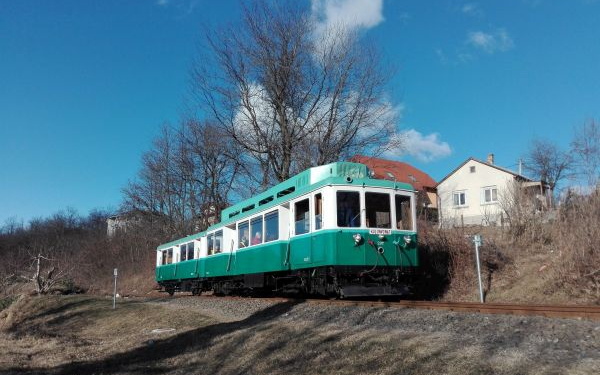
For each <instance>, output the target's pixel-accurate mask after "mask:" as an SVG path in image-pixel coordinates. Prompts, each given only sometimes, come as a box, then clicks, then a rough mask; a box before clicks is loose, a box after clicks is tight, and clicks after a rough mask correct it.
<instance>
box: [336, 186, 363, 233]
mask: <svg viewBox="0 0 600 375" xmlns="http://www.w3.org/2000/svg"><path fill="white" fill-rule="evenodd" d="M337 224H338V227H342V228H357V227H360V194H359V193H358V192H357V191H338V192H337Z"/></svg>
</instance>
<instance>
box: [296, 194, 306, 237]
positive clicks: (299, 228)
mask: <svg viewBox="0 0 600 375" xmlns="http://www.w3.org/2000/svg"><path fill="white" fill-rule="evenodd" d="M294 207H295V212H296V214H295V217H294V222H295V223H296V226H295V228H296V234H304V233H308V232H310V206H309V204H308V199H304V200H301V201H300V202H296V204H295V205H294Z"/></svg>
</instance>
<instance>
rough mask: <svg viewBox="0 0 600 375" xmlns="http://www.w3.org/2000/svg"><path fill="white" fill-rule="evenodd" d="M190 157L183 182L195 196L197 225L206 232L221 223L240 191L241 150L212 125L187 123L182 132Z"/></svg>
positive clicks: (191, 204) (192, 197)
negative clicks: (210, 226)
mask: <svg viewBox="0 0 600 375" xmlns="http://www.w3.org/2000/svg"><path fill="white" fill-rule="evenodd" d="M180 138H181V139H182V141H183V143H182V144H183V147H184V151H182V152H181V154H182V155H186V159H185V160H184V163H183V166H184V168H182V170H185V171H186V172H185V173H184V174H183V175H182V178H183V179H184V180H185V181H186V182H187V183H188V184H189V189H190V192H191V195H190V197H189V198H190V199H189V207H190V210H191V211H192V212H193V214H194V216H193V217H194V218H197V220H196V225H197V226H198V227H199V228H202V229H204V228H206V227H208V226H209V225H210V224H213V223H214V222H215V220H216V219H217V220H216V221H218V218H219V217H220V214H221V211H222V210H223V209H224V208H226V207H227V206H228V205H229V197H230V194H231V193H232V192H233V191H234V189H235V188H237V187H238V186H237V182H238V181H237V176H238V172H239V171H240V170H241V169H243V168H244V165H243V163H242V161H241V158H240V154H241V150H240V149H239V148H238V147H237V145H236V144H235V142H233V141H232V140H231V139H230V137H229V136H228V134H226V133H224V132H223V130H222V129H221V128H220V127H218V126H216V125H215V124H214V123H211V122H210V121H205V122H199V121H195V120H188V121H186V122H185V123H184V124H183V126H182V129H181V131H180Z"/></svg>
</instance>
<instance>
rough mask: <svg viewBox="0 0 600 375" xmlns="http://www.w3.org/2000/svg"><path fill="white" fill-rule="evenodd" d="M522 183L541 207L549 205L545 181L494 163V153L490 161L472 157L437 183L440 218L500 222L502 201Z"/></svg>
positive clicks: (460, 222)
mask: <svg viewBox="0 0 600 375" xmlns="http://www.w3.org/2000/svg"><path fill="white" fill-rule="evenodd" d="M514 181H516V182H519V183H520V185H519V186H520V188H521V189H525V190H526V191H527V192H528V193H529V196H531V197H533V201H535V203H536V204H537V206H538V208H539V209H540V210H542V209H544V208H546V207H548V205H549V202H550V200H549V199H550V196H551V192H550V191H549V190H548V188H547V185H546V184H545V183H543V182H541V181H534V180H532V179H530V178H527V177H525V176H523V175H520V174H518V173H516V172H513V171H511V170H510V169H507V168H503V167H500V166H497V165H495V164H494V154H489V155H488V158H487V161H482V160H478V159H475V158H473V157H470V158H468V159H467V160H465V161H464V162H463V163H462V164H460V165H459V166H458V167H457V168H456V169H454V170H453V171H452V172H450V173H449V174H448V175H447V176H446V177H444V178H443V179H442V180H441V181H440V182H439V183H438V185H437V194H438V197H439V198H438V199H439V204H438V212H439V221H440V223H441V224H442V225H443V226H459V225H500V224H501V223H502V222H503V220H504V216H503V212H502V203H503V199H505V200H506V199H507V195H508V194H509V189H510V188H511V186H512V183H513V182H514Z"/></svg>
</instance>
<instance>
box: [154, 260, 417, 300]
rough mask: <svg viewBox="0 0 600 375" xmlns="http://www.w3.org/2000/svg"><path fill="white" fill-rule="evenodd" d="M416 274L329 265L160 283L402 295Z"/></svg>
mask: <svg viewBox="0 0 600 375" xmlns="http://www.w3.org/2000/svg"><path fill="white" fill-rule="evenodd" d="M412 278H413V273H412V272H411V270H410V269H408V270H407V269H406V268H399V267H376V268H375V267H373V268H372V269H365V268H364V267H361V266H329V267H317V268H308V269H303V270H297V271H292V272H272V273H256V274H249V275H239V276H232V277H215V278H203V279H189V280H181V281H175V280H173V281H165V282H161V283H160V286H161V288H162V290H164V291H165V292H167V293H169V294H170V295H173V294H174V293H175V292H191V293H192V294H193V295H199V294H201V293H203V292H211V291H212V292H213V293H214V294H215V295H247V296H251V295H310V296H322V297H330V298H342V299H343V298H357V297H390V296H395V297H401V296H406V295H408V294H410V285H412V282H411V280H412Z"/></svg>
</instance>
